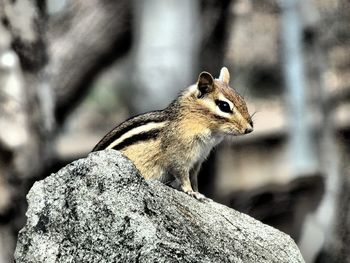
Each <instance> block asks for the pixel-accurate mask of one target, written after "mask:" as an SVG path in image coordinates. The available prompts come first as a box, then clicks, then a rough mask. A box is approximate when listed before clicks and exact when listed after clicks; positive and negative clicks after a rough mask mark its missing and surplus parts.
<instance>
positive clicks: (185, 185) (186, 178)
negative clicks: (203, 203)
mask: <svg viewBox="0 0 350 263" xmlns="http://www.w3.org/2000/svg"><path fill="white" fill-rule="evenodd" d="M172 172H173V175H174V177H175V179H176V180H177V182H178V183H179V185H180V187H179V188H180V190H181V191H183V192H185V193H186V194H188V195H190V196H193V197H194V198H196V199H198V200H206V197H205V196H204V195H202V194H200V193H198V192H197V191H193V188H192V185H191V181H190V173H189V171H188V170H185V169H176V168H175V169H174V168H173V169H172ZM196 187H198V186H197V185H196Z"/></svg>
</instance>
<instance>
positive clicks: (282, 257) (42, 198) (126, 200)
mask: <svg viewBox="0 0 350 263" xmlns="http://www.w3.org/2000/svg"><path fill="white" fill-rule="evenodd" d="M27 198H28V202H29V208H28V211H27V217H28V220H27V223H26V226H25V227H24V228H23V229H22V230H21V232H20V234H19V239H18V243H17V248H16V252H15V258H16V261H17V262H45V263H49V262H152V263H153V262H260V263H261V262H304V261H303V259H302V257H301V255H300V252H299V250H298V248H297V246H296V245H295V243H294V242H293V241H292V239H291V238H290V237H289V236H288V235H286V234H283V233H282V232H280V231H278V230H276V229H274V228H272V227H269V226H267V225H264V224H262V223H260V222H259V221H256V220H254V219H253V218H251V217H249V216H247V215H244V214H241V213H239V212H237V211H234V210H232V209H230V208H227V207H225V206H223V205H220V204H217V203H215V202H206V203H203V202H199V201H197V200H196V199H194V198H192V197H190V196H187V195H186V194H184V193H182V192H179V191H177V190H174V189H172V188H170V187H167V186H165V185H163V184H161V183H159V182H156V181H148V182H146V181H145V180H144V179H143V178H142V177H141V176H140V175H139V174H138V172H137V170H136V169H135V167H134V166H133V164H132V163H131V162H130V161H129V160H128V159H127V158H125V157H124V156H123V155H122V154H120V153H119V152H117V151H113V150H108V151H103V152H96V153H92V154H90V155H89V156H88V157H87V158H85V159H81V160H78V161H75V162H73V163H71V164H69V165H67V166H66V167H65V168H63V169H61V170H60V171H59V172H58V173H56V174H53V175H51V176H49V177H47V178H46V179H45V180H42V181H39V182H37V183H35V185H34V186H33V188H32V189H31V190H30V192H29V194H28V197H27Z"/></svg>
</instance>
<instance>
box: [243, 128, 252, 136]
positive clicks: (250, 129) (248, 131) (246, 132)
mask: <svg viewBox="0 0 350 263" xmlns="http://www.w3.org/2000/svg"><path fill="white" fill-rule="evenodd" d="M252 131H253V128H252V127H248V128H246V129H245V131H244V134H248V133H251V132H252Z"/></svg>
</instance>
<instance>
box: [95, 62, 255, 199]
mask: <svg viewBox="0 0 350 263" xmlns="http://www.w3.org/2000/svg"><path fill="white" fill-rule="evenodd" d="M229 80H230V74H229V71H228V69H227V68H226V67H223V68H222V69H221V71H220V76H219V78H218V79H214V78H213V77H212V75H211V74H210V73H208V72H202V73H200V74H199V77H198V81H197V83H196V84H194V85H192V86H190V87H188V88H187V89H184V90H183V91H182V92H181V93H180V95H179V96H178V97H177V98H176V99H175V100H174V101H173V102H172V103H171V104H170V105H169V106H168V107H166V108H165V109H164V110H158V111H152V112H148V113H145V114H142V115H138V116H136V117H132V118H130V119H128V120H126V121H125V122H123V123H121V124H120V125H119V126H117V127H116V128H114V129H113V130H112V131H110V132H109V133H108V134H107V135H106V136H105V137H103V138H102V140H101V141H100V142H99V143H98V144H97V145H96V146H95V147H94V149H93V150H92V151H99V150H103V149H115V150H119V151H121V152H122V153H123V154H124V155H126V156H127V157H128V158H129V159H131V160H132V161H133V163H134V164H135V166H136V167H137V169H138V170H139V171H140V173H141V175H142V176H143V177H144V178H145V179H158V180H160V181H162V182H169V180H173V181H174V183H175V184H173V186H174V185H176V184H177V188H178V189H179V190H182V191H183V192H185V193H187V194H189V195H190V196H193V197H195V198H197V199H200V200H202V199H205V197H204V195H202V194H200V193H199V192H198V181H197V175H198V172H199V169H200V166H201V164H202V162H203V161H204V160H205V159H206V157H207V156H208V155H209V153H210V151H211V149H212V148H213V147H215V146H216V145H217V144H218V143H220V142H221V141H222V140H223V138H224V137H225V136H226V135H243V134H247V133H250V132H252V131H253V122H252V119H251V116H250V115H249V113H248V109H247V106H246V103H245V101H244V99H243V97H242V96H241V95H239V94H238V92H237V91H235V90H234V89H232V88H230V87H229Z"/></svg>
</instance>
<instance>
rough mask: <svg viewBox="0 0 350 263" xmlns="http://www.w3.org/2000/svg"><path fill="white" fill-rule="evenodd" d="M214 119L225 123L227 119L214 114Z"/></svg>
mask: <svg viewBox="0 0 350 263" xmlns="http://www.w3.org/2000/svg"><path fill="white" fill-rule="evenodd" d="M214 117H215V118H217V119H218V120H224V121H227V118H225V117H223V116H220V115H218V114H214Z"/></svg>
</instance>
